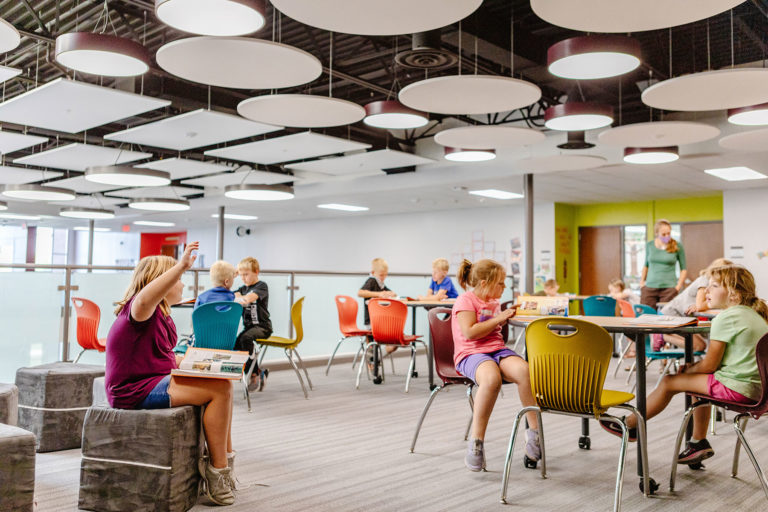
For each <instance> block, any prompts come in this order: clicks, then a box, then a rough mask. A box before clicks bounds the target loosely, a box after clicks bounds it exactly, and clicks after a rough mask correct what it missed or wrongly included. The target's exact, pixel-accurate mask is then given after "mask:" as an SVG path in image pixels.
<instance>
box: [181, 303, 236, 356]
mask: <svg viewBox="0 0 768 512" xmlns="http://www.w3.org/2000/svg"><path fill="white" fill-rule="evenodd" d="M242 314H243V306H241V305H240V304H238V303H237V302H209V303H208V304H203V305H202V306H200V307H198V308H196V309H195V310H194V311H193V312H192V330H193V331H194V333H195V344H194V346H196V347H200V348H213V349H219V350H232V349H233V348H235V340H236V339H237V328H238V326H239V325H240V317H241V316H242Z"/></svg>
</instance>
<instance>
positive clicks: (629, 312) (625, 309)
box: [613, 299, 637, 378]
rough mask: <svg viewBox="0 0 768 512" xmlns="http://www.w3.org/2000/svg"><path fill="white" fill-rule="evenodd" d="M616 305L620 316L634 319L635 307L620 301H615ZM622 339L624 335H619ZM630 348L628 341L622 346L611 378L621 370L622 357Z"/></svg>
mask: <svg viewBox="0 0 768 512" xmlns="http://www.w3.org/2000/svg"><path fill="white" fill-rule="evenodd" d="M616 305H617V306H618V308H619V313H621V316H622V317H623V318H635V317H636V316H637V315H636V314H635V307H634V306H633V305H632V303H630V302H629V301H626V300H622V299H616ZM621 336H622V337H624V335H621ZM631 346H632V342H631V341H630V340H627V343H626V345H624V348H623V349H621V354H619V361H618V362H617V363H616V368H614V369H613V377H614V378H616V374H618V373H619V368H621V362H622V361H623V360H624V356H625V355H626V354H627V352H629V347H631Z"/></svg>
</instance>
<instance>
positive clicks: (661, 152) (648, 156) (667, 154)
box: [624, 146, 680, 165]
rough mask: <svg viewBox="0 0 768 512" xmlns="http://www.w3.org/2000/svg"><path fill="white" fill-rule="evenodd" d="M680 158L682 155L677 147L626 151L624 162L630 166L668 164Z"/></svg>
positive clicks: (628, 149) (627, 149) (629, 149)
mask: <svg viewBox="0 0 768 512" xmlns="http://www.w3.org/2000/svg"><path fill="white" fill-rule="evenodd" d="M678 158H680V155H679V153H678V150H677V146H665V147H660V148H625V149H624V161H625V162H627V163H628V164H642V165H649V164H668V163H670V162H674V161H675V160H677V159H678Z"/></svg>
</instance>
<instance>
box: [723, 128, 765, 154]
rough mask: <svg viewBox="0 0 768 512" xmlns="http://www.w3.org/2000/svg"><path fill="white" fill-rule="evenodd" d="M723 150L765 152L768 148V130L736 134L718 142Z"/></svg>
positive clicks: (762, 129)
mask: <svg viewBox="0 0 768 512" xmlns="http://www.w3.org/2000/svg"><path fill="white" fill-rule="evenodd" d="M718 144H720V147H721V148H725V149H734V150H737V151H765V148H766V147H768V128H761V129H759V130H751V131H748V132H741V133H734V134H733V135H728V136H727V137H723V138H722V139H720V141H719V142H718Z"/></svg>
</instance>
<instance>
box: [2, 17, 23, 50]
mask: <svg viewBox="0 0 768 512" xmlns="http://www.w3.org/2000/svg"><path fill="white" fill-rule="evenodd" d="M19 43H21V35H20V34H19V31H18V30H16V27H14V26H13V25H11V24H10V23H8V22H7V21H5V20H4V19H2V18H0V53H5V52H9V51H11V50H13V49H14V48H16V47H17V46H19Z"/></svg>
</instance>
